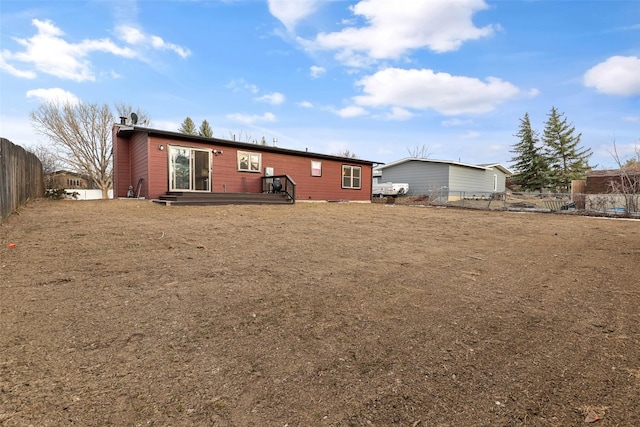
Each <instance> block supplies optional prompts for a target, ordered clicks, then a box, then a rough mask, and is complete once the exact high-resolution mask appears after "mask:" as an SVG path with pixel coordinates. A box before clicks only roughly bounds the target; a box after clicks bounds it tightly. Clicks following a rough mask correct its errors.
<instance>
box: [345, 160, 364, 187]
mask: <svg viewBox="0 0 640 427" xmlns="http://www.w3.org/2000/svg"><path fill="white" fill-rule="evenodd" d="M361 171H362V168H361V167H360V166H348V165H342V188H351V189H355V190H359V189H360V187H361V184H360V176H361Z"/></svg>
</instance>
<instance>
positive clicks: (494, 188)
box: [493, 174, 498, 191]
mask: <svg viewBox="0 0 640 427" xmlns="http://www.w3.org/2000/svg"><path fill="white" fill-rule="evenodd" d="M493 191H498V175H496V174H494V175H493Z"/></svg>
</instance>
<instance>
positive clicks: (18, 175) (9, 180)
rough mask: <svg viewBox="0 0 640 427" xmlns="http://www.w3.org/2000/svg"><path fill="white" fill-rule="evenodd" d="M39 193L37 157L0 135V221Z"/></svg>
mask: <svg viewBox="0 0 640 427" xmlns="http://www.w3.org/2000/svg"><path fill="white" fill-rule="evenodd" d="M43 194H44V182H43V179H42V163H41V162H40V159H38V157H37V156H36V155H35V154H33V153H29V152H28V151H26V150H25V149H24V148H22V147H20V146H19V145H15V144H13V143H12V142H11V141H9V140H8V139H5V138H0V222H2V221H4V219H5V218H7V217H8V216H9V215H11V213H12V212H14V211H15V210H16V209H17V208H18V207H20V206H22V205H24V204H25V203H26V202H27V200H29V199H34V198H38V197H42V195H43Z"/></svg>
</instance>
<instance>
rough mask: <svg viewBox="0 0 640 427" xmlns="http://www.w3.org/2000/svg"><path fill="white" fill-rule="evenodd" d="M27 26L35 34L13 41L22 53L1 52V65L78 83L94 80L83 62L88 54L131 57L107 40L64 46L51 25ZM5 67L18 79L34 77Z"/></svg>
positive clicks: (60, 33)
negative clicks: (24, 67) (16, 64)
mask: <svg viewBox="0 0 640 427" xmlns="http://www.w3.org/2000/svg"><path fill="white" fill-rule="evenodd" d="M31 23H32V24H33V26H35V27H36V29H37V30H38V32H37V34H36V35H34V36H33V37H31V38H29V39H19V38H16V39H14V40H15V41H16V42H17V43H18V44H20V45H22V46H24V48H25V50H24V51H22V52H15V53H11V52H9V51H8V50H4V51H3V52H2V57H3V62H4V63H5V64H6V61H8V60H10V61H16V62H20V63H23V64H26V65H27V66H28V67H31V68H35V70H37V71H40V72H43V73H46V74H50V75H53V76H56V77H59V78H62V79H69V80H75V81H78V82H81V81H86V80H90V81H93V80H95V76H94V74H93V71H92V70H91V62H89V61H88V60H87V59H86V57H87V56H88V55H89V54H90V53H92V52H107V53H111V54H113V55H116V56H122V57H127V58H131V57H134V56H135V53H134V51H133V50H131V49H129V48H127V47H120V46H117V45H116V44H115V43H113V42H111V41H110V40H109V39H99V40H90V39H86V40H83V41H81V42H80V43H68V42H67V41H66V40H64V39H63V38H62V36H64V32H63V31H62V30H61V29H60V28H58V27H56V26H55V25H54V24H53V23H52V22H51V21H40V20H39V19H34V20H32V21H31ZM7 65H9V67H11V68H13V72H12V70H11V69H7V67H4V69H5V70H8V71H9V72H12V74H13V75H17V76H18V77H26V78H33V77H32V76H33V73H35V71H34V70H27V71H25V70H18V69H17V68H14V67H13V66H12V65H10V64H7ZM16 71H18V72H16Z"/></svg>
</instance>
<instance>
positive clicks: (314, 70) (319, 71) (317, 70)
mask: <svg viewBox="0 0 640 427" xmlns="http://www.w3.org/2000/svg"><path fill="white" fill-rule="evenodd" d="M309 71H310V73H311V77H313V78H314V79H317V78H318V77H320V76H321V75H323V74H324V73H326V72H327V70H325V69H324V68H323V67H318V66H317V65H312V66H311V67H310V68H309Z"/></svg>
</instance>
